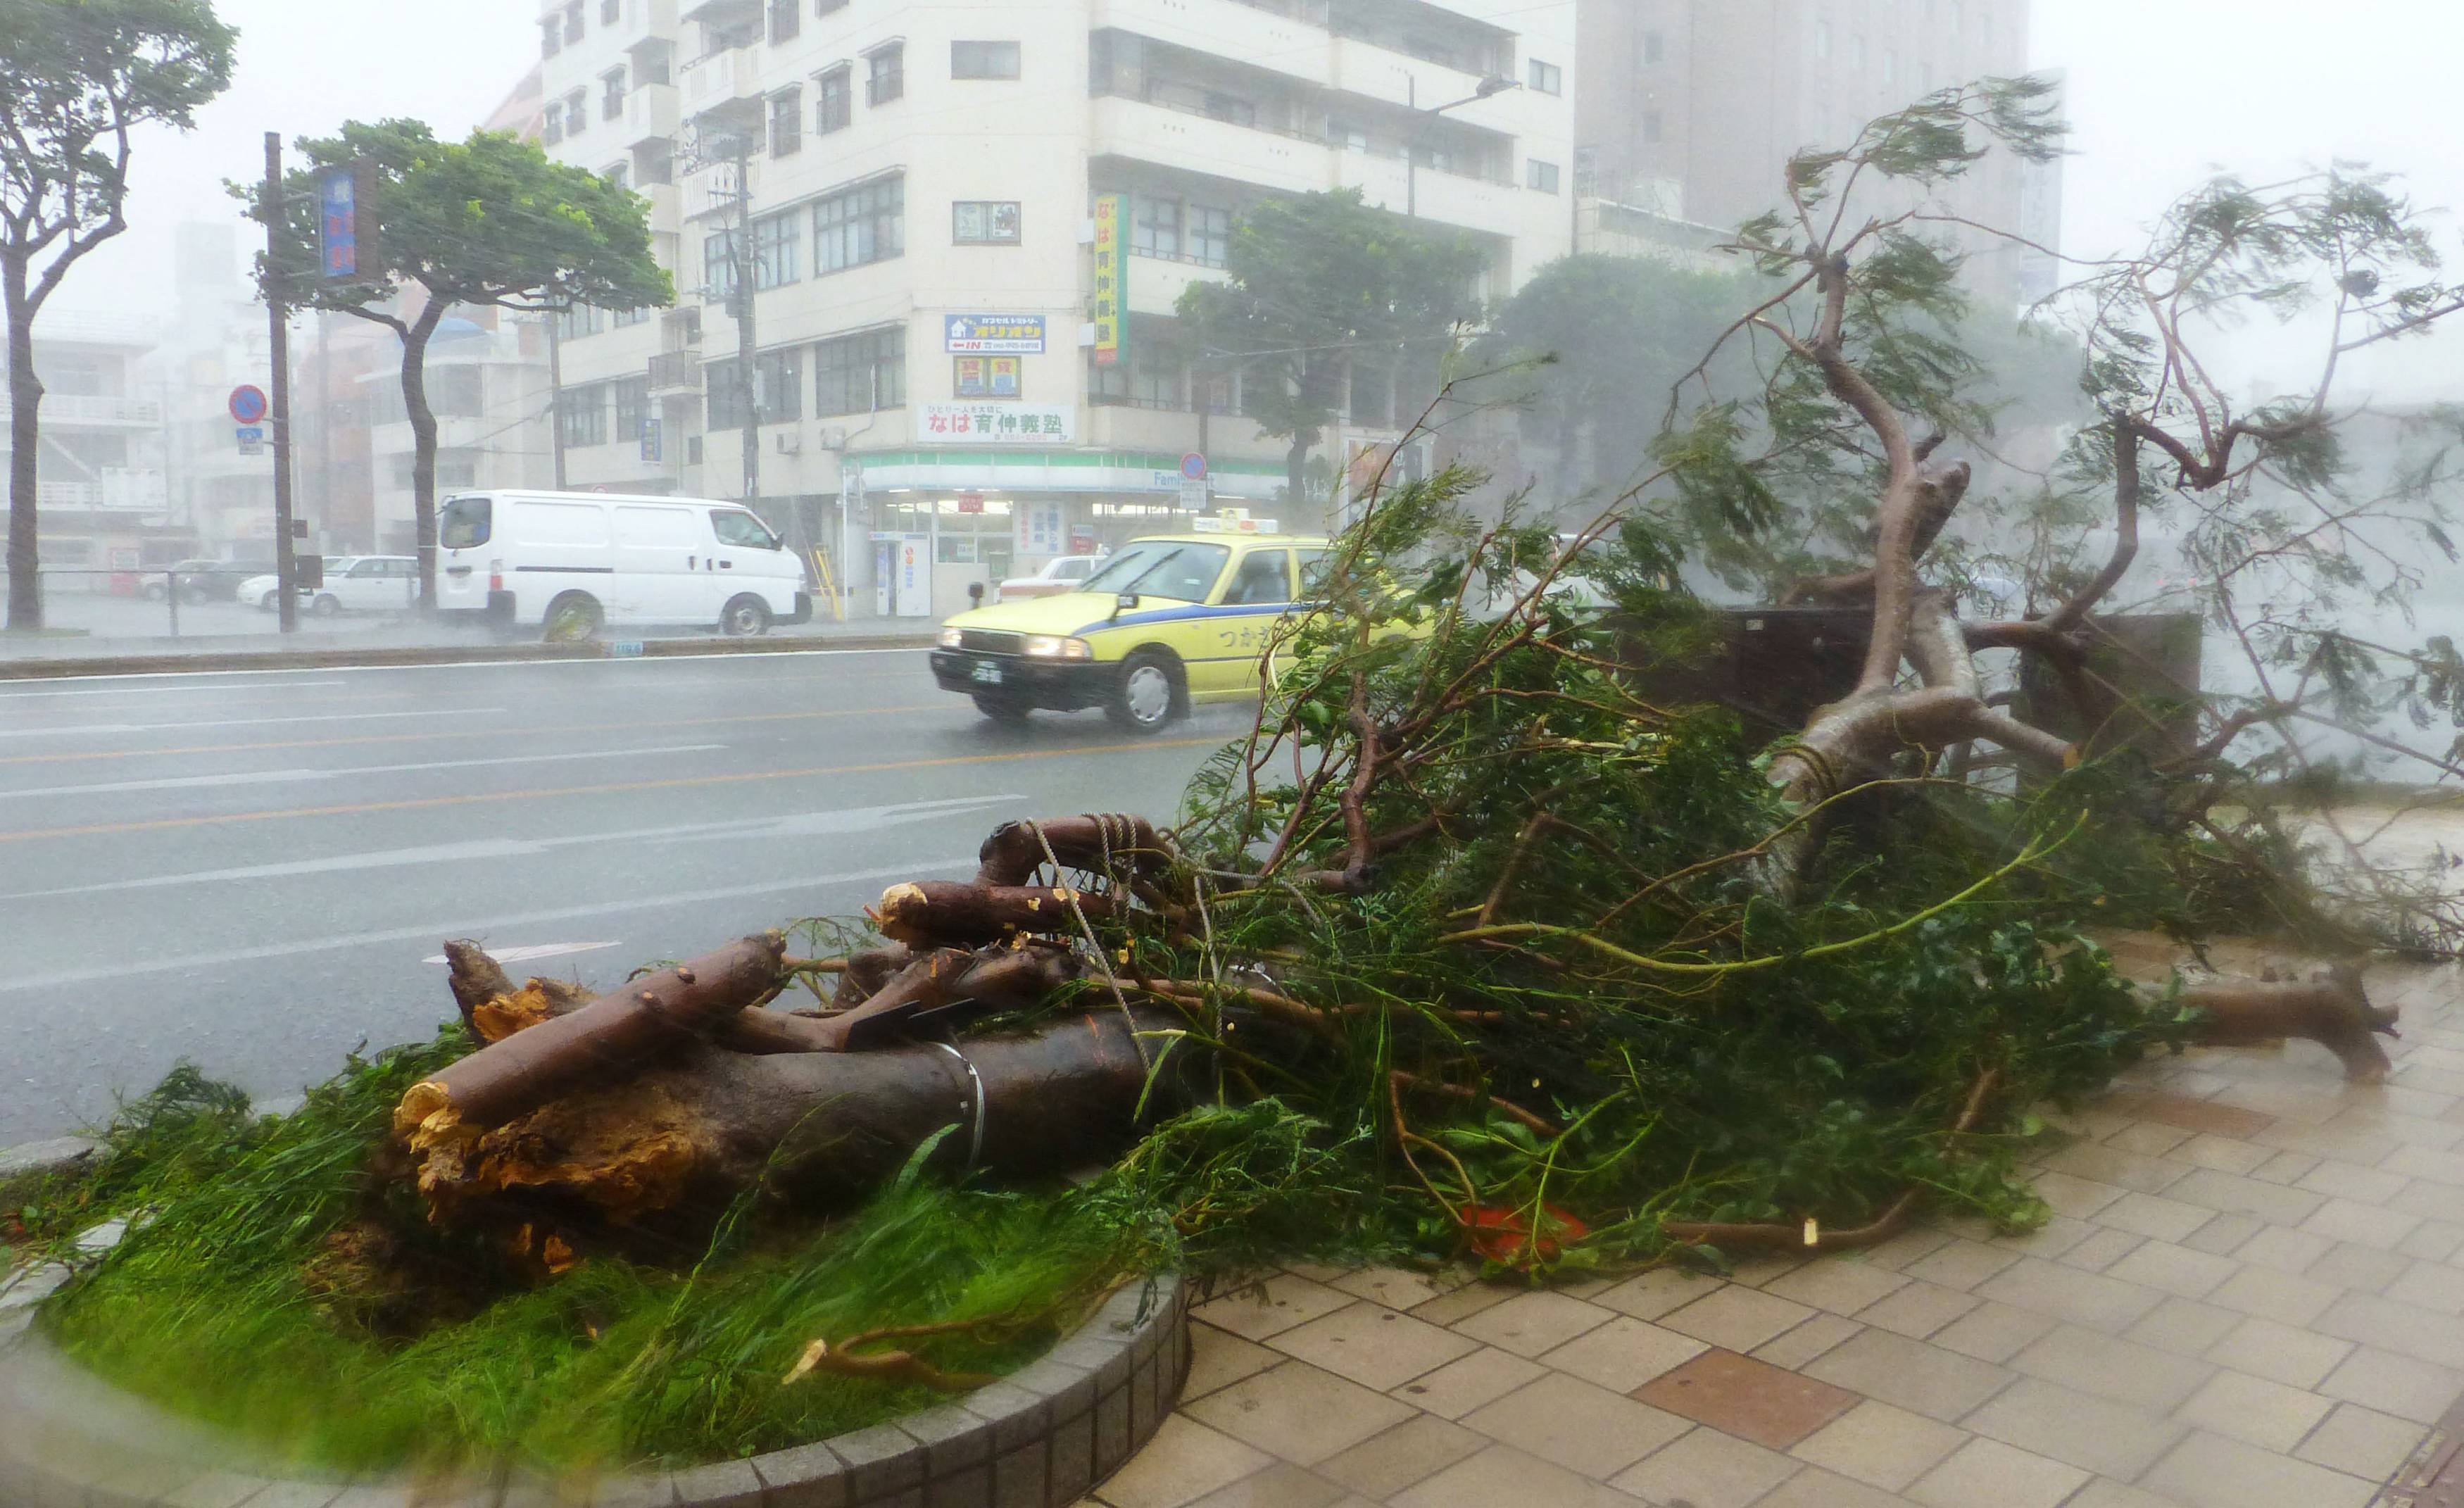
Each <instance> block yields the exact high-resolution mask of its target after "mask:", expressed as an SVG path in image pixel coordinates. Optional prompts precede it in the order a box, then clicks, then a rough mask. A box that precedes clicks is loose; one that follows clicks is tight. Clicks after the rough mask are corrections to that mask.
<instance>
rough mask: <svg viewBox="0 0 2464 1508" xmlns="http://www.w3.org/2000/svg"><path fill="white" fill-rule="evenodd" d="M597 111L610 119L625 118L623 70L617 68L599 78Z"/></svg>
mask: <svg viewBox="0 0 2464 1508" xmlns="http://www.w3.org/2000/svg"><path fill="white" fill-rule="evenodd" d="M599 83H600V95H599V113H600V114H601V115H602V116H604V117H605V118H606V119H607V120H623V119H624V118H625V70H623V69H621V68H619V69H616V70H614V71H613V72H610V73H608V74H605V75H603V76H601V78H600V80H599Z"/></svg>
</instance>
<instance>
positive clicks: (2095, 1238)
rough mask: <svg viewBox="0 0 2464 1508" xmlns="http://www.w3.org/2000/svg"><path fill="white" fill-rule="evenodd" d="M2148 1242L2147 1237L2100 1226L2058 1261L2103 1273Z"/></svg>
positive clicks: (2068, 1265) (2069, 1265)
mask: <svg viewBox="0 0 2464 1508" xmlns="http://www.w3.org/2000/svg"><path fill="white" fill-rule="evenodd" d="M2146 1240H2147V1237H2145V1236H2144V1235H2138V1234H2137V1233H2135V1232H2131V1231H2117V1230H2115V1229H2113V1228H2112V1227H2111V1226H2105V1225H2100V1226H2098V1227H2096V1229H2095V1231H2094V1232H2093V1233H2092V1234H2091V1235H2089V1236H2088V1238H2087V1239H2086V1240H2084V1241H2081V1242H2079V1244H2078V1245H2076V1246H2074V1247H2072V1248H2071V1249H2070V1250H2069V1251H2066V1252H2064V1253H2062V1255H2061V1256H2060V1257H2057V1258H2056V1260H2057V1261H2059V1262H2060V1263H2061V1264H2062V1265H2063V1266H2065V1267H2078V1268H2081V1269H2083V1270H2085V1271H2087V1272H2091V1273H2101V1272H2103V1271H2104V1270H2105V1269H2106V1268H2108V1267H2111V1266H2112V1265H2113V1264H2114V1263H2116V1262H2118V1261H2120V1260H2122V1259H2123V1257H2127V1256H2129V1255H2130V1254H2131V1253H2132V1252H2135V1251H2137V1250H2138V1249H2139V1248H2140V1247H2141V1246H2142V1245H2144V1244H2145V1242H2146Z"/></svg>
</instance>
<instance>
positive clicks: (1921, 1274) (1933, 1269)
mask: <svg viewBox="0 0 2464 1508" xmlns="http://www.w3.org/2000/svg"><path fill="white" fill-rule="evenodd" d="M2018 1259H2019V1257H2018V1254H2017V1253H2015V1252H2005V1251H1998V1250H1996V1249H1994V1248H1993V1247H1991V1246H1983V1245H1980V1244H1978V1243H1977V1242H1974V1241H1960V1240H1953V1241H1949V1242H1947V1243H1945V1244H1944V1245H1942V1246H1941V1247H1938V1248H1936V1249H1935V1250H1934V1251H1932V1252H1930V1253H1927V1254H1926V1255H1925V1256H1924V1257H1919V1258H1917V1259H1916V1260H1915V1261H1913V1262H1910V1263H1908V1264H1907V1266H1905V1267H1903V1268H1902V1269H1900V1270H1901V1271H1902V1272H1904V1273H1906V1274H1907V1275H1908V1276H1909V1277H1911V1278H1915V1279H1923V1280H1924V1281H1925V1282H1929V1283H1935V1284H1939V1285H1940V1286H1942V1287H1945V1288H1956V1289H1958V1290H1960V1291H1961V1292H1962V1293H1965V1292H1967V1291H1968V1290H1969V1289H1971V1288H1974V1287H1975V1286H1976V1285H1977V1284H1978V1283H1981V1282H1983V1281H1984V1280H1985V1279H1988V1278H1991V1277H1992V1276H1993V1275H1994V1274H1995V1273H1998V1272H2000V1271H2002V1269H2004V1268H2006V1267H2008V1266H2010V1265H2011V1264H2012V1263H2013V1262H2015V1261H2017V1260H2018Z"/></svg>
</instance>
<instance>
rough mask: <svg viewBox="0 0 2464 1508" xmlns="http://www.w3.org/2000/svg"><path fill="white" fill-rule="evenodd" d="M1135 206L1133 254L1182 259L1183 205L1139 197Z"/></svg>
mask: <svg viewBox="0 0 2464 1508" xmlns="http://www.w3.org/2000/svg"><path fill="white" fill-rule="evenodd" d="M1132 203H1133V208H1132V210H1131V218H1130V250H1131V251H1137V252H1140V253H1143V254H1144V255H1147V256H1160V257H1166V258H1173V259H1177V258H1178V257H1179V255H1180V201H1179V200H1177V199H1171V198H1165V197H1163V196H1161V195H1157V194H1140V195H1138V196H1137V197H1136V198H1135V199H1134V200H1133V201H1132Z"/></svg>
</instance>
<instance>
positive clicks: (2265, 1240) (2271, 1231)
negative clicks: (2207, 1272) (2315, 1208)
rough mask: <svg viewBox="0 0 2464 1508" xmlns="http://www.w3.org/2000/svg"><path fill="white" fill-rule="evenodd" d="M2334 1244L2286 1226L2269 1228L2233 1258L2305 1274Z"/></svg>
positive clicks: (2252, 1238)
mask: <svg viewBox="0 0 2464 1508" xmlns="http://www.w3.org/2000/svg"><path fill="white" fill-rule="evenodd" d="M2217 1218H2219V1219H2223V1218H2226V1216H2222V1215H2219V1216H2217ZM2335 1244H2336V1243H2335V1242H2333V1241H2331V1240H2329V1239H2327V1238H2326V1237H2325V1236H2323V1235H2311V1234H2309V1233H2308V1232H2307V1231H2297V1230H2295V1229H2293V1228H2292V1227H2291V1226H2288V1225H2271V1226H2267V1227H2265V1228H2263V1229H2261V1230H2260V1231H2259V1233H2258V1234H2257V1235H2254V1236H2252V1237H2251V1238H2250V1239H2249V1240H2248V1241H2247V1242H2245V1243H2244V1244H2242V1245H2241V1246H2239V1247H2237V1248H2235V1249H2234V1251H2233V1254H2232V1255H2233V1257H2234V1258H2235V1259H2236V1260H2238V1261H2242V1262H2246V1263H2248V1264H2250V1265H2251V1266H2253V1267H2264V1268H2267V1269H2269V1270H2270V1271H2273V1272H2279V1273H2292V1274H2299V1273H2303V1272H2307V1271H2308V1270H2309V1269H2310V1267H2311V1265H2312V1264H2313V1263H2315V1262H2317V1261H2318V1260H2319V1258H2320V1257H2324V1256H2326V1255H2327V1249H2328V1248H2329V1247H2331V1246H2333V1245H2335Z"/></svg>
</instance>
